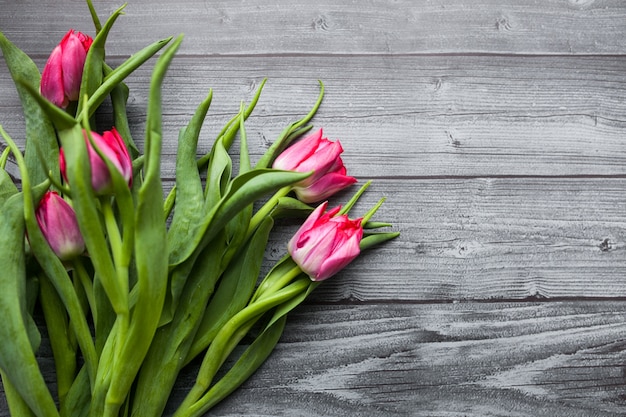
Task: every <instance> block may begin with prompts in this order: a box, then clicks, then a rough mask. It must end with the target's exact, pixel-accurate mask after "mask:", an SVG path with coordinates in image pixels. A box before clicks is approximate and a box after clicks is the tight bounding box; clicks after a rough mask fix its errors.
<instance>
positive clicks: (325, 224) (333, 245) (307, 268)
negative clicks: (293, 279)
mask: <svg viewBox="0 0 626 417" xmlns="http://www.w3.org/2000/svg"><path fill="white" fill-rule="evenodd" d="M327 205H328V202H324V203H323V204H321V205H320V206H318V207H317V208H316V209H315V210H314V211H313V212H312V213H311V214H310V215H309V217H308V218H307V219H306V221H305V222H304V224H302V226H301V227H300V229H299V230H298V231H297V232H296V234H295V235H294V236H293V237H292V238H291V240H290V241H289V244H288V245H287V250H288V251H289V254H290V255H291V257H292V258H293V260H294V261H295V262H296V264H298V266H299V267H300V268H301V269H302V271H304V272H305V273H306V274H307V275H309V277H311V280H313V281H322V280H325V279H327V278H329V277H331V276H333V275H335V274H336V273H337V272H339V271H340V270H341V269H343V268H344V267H345V266H346V265H348V264H349V263H350V262H351V261H352V260H353V259H354V258H356V257H357V256H358V255H359V253H360V252H361V249H360V247H359V245H360V242H361V238H362V237H363V227H362V226H361V221H362V219H356V220H350V219H349V218H348V216H346V215H345V214H344V215H337V213H338V212H339V210H340V207H335V208H334V209H332V210H330V211H328V212H327V213H324V211H325V210H326V206H327Z"/></svg>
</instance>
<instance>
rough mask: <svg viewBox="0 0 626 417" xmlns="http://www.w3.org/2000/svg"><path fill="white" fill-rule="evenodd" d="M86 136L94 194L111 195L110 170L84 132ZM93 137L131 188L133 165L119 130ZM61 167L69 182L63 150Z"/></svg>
mask: <svg viewBox="0 0 626 417" xmlns="http://www.w3.org/2000/svg"><path fill="white" fill-rule="evenodd" d="M84 134H85V141H86V142H87V152H88V154H89V162H90V164H91V185H92V186H93V189H94V192H95V193H96V194H100V195H102V194H107V193H110V192H111V189H112V181H111V174H110V173H109V169H108V168H107V166H106V164H105V163H104V161H103V160H102V158H100V155H98V153H97V152H96V150H95V149H94V148H93V147H92V146H91V143H90V142H89V139H88V137H87V132H84ZM91 136H92V138H93V141H94V143H95V145H96V147H97V148H98V149H100V151H101V152H102V154H103V155H104V156H106V157H107V159H109V161H111V163H112V164H113V165H114V166H115V167H116V168H117V170H118V171H119V172H120V174H122V177H124V179H125V180H126V181H127V182H128V185H129V186H130V185H131V184H132V180H133V178H132V177H133V164H132V161H131V160H130V156H129V154H128V150H127V149H126V145H125V144H124V140H123V139H122V137H121V136H120V134H119V133H118V132H117V130H116V129H115V128H113V129H111V130H110V131H106V132H104V133H103V134H102V136H101V135H99V134H97V133H96V132H91ZM59 165H60V167H61V173H62V174H63V178H65V180H66V181H67V175H66V165H65V155H64V152H63V149H61V152H60V161H59Z"/></svg>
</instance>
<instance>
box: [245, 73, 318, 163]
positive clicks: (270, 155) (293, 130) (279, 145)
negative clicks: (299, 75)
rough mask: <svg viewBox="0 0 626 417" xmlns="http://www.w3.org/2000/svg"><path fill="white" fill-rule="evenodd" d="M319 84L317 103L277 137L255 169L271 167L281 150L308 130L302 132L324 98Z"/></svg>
mask: <svg viewBox="0 0 626 417" xmlns="http://www.w3.org/2000/svg"><path fill="white" fill-rule="evenodd" d="M319 84H320V93H319V96H318V98H317V101H316V102H315V104H314V105H313V108H312V109H311V110H310V111H309V113H308V114H307V115H306V116H304V117H303V118H302V119H300V120H298V121H296V122H293V123H291V124H290V125H289V126H287V127H286V128H285V129H284V130H283V131H282V132H281V134H280V135H279V136H278V139H277V140H276V141H275V142H274V143H273V144H272V146H270V148H269V149H268V150H267V152H265V154H264V155H263V156H262V157H261V159H260V160H259V162H257V164H256V168H267V167H269V166H271V165H272V163H273V162H274V159H276V157H277V156H278V155H279V154H280V153H281V152H282V150H283V149H285V147H287V145H289V143H290V142H291V141H292V140H293V139H295V138H296V137H297V136H299V135H301V134H302V133H304V131H306V130H308V129H309V128H306V130H302V129H303V126H304V125H305V124H307V123H308V122H309V121H310V120H311V119H312V118H313V116H314V115H315V113H317V109H319V107H320V105H321V104H322V99H323V98H324V83H322V82H321V81H319Z"/></svg>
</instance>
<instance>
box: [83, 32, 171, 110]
mask: <svg viewBox="0 0 626 417" xmlns="http://www.w3.org/2000/svg"><path fill="white" fill-rule="evenodd" d="M170 40H172V38H171V37H170V38H166V39H163V40H159V41H157V42H154V43H152V44H150V45H148V46H146V47H145V48H143V49H142V50H140V51H139V52H137V53H135V54H133V55H131V57H130V58H128V59H127V60H126V61H124V63H123V64H121V65H120V66H119V67H117V68H115V69H114V70H113V71H111V73H109V74H108V75H107V76H106V77H104V79H103V80H102V84H101V85H100V87H98V89H97V90H96V91H95V92H94V93H93V94H92V95H91V97H89V100H88V101H87V109H88V111H89V114H88V116H89V117H91V116H92V115H93V113H94V112H95V111H96V109H97V108H98V106H100V104H102V102H103V101H104V100H105V99H106V98H107V96H108V95H109V94H110V93H111V91H112V90H113V89H114V88H115V87H116V86H117V85H118V84H119V83H121V82H122V81H124V79H125V78H126V77H128V76H129V75H130V74H131V73H132V72H133V71H135V70H136V69H137V68H139V67H140V66H141V65H142V64H143V63H144V62H146V61H147V60H148V59H149V58H151V57H152V56H153V55H154V54H156V53H157V52H158V51H160V50H161V48H163V47H164V46H165V45H167V44H168V43H169V42H170ZM82 111H83V110H82V107H81V110H80V113H79V114H78V115H77V116H76V118H77V119H80V118H82V117H83V115H82Z"/></svg>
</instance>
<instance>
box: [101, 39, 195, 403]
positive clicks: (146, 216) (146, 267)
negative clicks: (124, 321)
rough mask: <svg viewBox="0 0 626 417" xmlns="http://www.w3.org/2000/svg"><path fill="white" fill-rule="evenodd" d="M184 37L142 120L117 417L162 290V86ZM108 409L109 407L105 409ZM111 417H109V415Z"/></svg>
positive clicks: (115, 388)
mask: <svg viewBox="0 0 626 417" xmlns="http://www.w3.org/2000/svg"><path fill="white" fill-rule="evenodd" d="M182 40H183V38H182V36H179V37H178V38H177V39H176V40H175V41H174V42H173V43H172V45H170V47H168V49H167V50H166V51H165V52H164V53H163V55H161V57H160V58H159V60H158V62H157V64H156V65H155V68H154V70H153V74H152V80H151V83H150V98H149V103H148V117H147V122H146V153H145V154H146V163H145V169H144V181H143V184H142V186H141V188H140V189H139V194H138V201H137V209H136V213H135V224H136V229H135V230H136V237H135V263H136V268H137V284H136V285H137V287H138V290H137V301H136V303H135V306H134V310H133V313H132V320H131V322H130V326H129V329H128V334H127V337H126V340H124V341H123V347H122V351H121V352H120V353H119V355H118V356H117V357H116V359H115V366H114V368H113V369H112V382H111V385H110V387H109V391H108V392H107V396H106V407H107V409H108V410H109V411H110V412H112V413H114V414H117V410H118V409H119V407H121V405H122V404H123V402H124V400H125V398H126V396H127V395H128V392H129V390H130V388H131V385H132V383H133V381H134V380H135V377H136V375H137V372H138V371H139V368H140V366H141V364H142V362H143V359H144V358H145V355H146V353H147V352H148V349H149V347H150V344H151V342H152V339H153V337H154V334H155V331H156V329H157V325H158V323H159V319H160V317H161V312H162V309H163V302H164V300H165V293H166V291H167V271H168V268H167V232H166V225H165V218H164V211H163V187H162V184H161V164H160V162H161V141H162V139H161V106H162V102H161V86H162V83H163V79H164V78H165V73H166V71H167V69H168V67H169V64H170V63H171V61H172V59H173V58H174V55H175V53H176V51H177V50H178V47H179V46H180V44H181V42H182ZM109 407H110V408H109ZM111 415H113V414H111Z"/></svg>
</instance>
